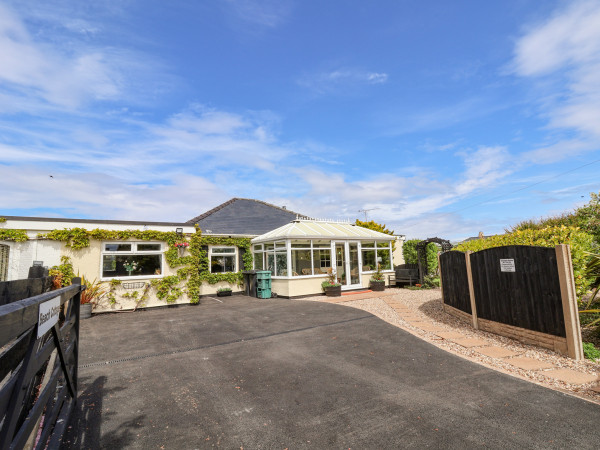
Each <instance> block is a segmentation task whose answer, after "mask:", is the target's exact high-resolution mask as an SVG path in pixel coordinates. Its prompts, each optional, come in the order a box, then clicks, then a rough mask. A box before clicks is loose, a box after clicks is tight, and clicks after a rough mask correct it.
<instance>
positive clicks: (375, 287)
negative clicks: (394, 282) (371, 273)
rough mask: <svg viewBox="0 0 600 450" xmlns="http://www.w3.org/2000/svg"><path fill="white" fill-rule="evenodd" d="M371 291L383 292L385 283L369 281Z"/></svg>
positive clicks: (382, 281)
mask: <svg viewBox="0 0 600 450" xmlns="http://www.w3.org/2000/svg"><path fill="white" fill-rule="evenodd" d="M370 287H371V290H372V291H377V292H379V291H383V290H385V281H384V280H381V281H373V280H371V286H370Z"/></svg>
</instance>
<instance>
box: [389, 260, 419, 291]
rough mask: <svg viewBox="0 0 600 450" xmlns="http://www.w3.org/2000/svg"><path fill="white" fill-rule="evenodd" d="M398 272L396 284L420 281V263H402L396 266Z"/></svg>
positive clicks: (411, 283)
mask: <svg viewBox="0 0 600 450" xmlns="http://www.w3.org/2000/svg"><path fill="white" fill-rule="evenodd" d="M394 270H395V272H396V284H398V283H410V285H411V286H412V285H413V283H417V282H418V281H419V265H418V264H400V265H398V266H396V267H395V268H394Z"/></svg>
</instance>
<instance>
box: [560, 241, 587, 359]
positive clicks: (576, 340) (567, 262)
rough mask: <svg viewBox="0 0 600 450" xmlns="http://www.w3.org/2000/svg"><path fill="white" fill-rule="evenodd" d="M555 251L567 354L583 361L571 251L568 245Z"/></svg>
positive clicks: (561, 245)
mask: <svg viewBox="0 0 600 450" xmlns="http://www.w3.org/2000/svg"><path fill="white" fill-rule="evenodd" d="M555 250H556V264H557V266H558V281H559V282H560V296H561V298H562V307H563V314H564V317H565V331H566V333H567V353H568V354H569V356H570V357H571V358H573V359H583V358H584V356H583V346H582V344H581V326H580V324H579V310H578V308H577V294H576V293H575V280H574V279H573V263H572V262H571V249H570V247H569V246H568V245H565V244H560V245H557V246H556V247H555Z"/></svg>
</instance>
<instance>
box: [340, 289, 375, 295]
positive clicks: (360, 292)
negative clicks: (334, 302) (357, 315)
mask: <svg viewBox="0 0 600 450" xmlns="http://www.w3.org/2000/svg"><path fill="white" fill-rule="evenodd" d="M369 292H373V291H372V290H371V289H367V290H366V291H352V292H342V295H356V294H368V293H369Z"/></svg>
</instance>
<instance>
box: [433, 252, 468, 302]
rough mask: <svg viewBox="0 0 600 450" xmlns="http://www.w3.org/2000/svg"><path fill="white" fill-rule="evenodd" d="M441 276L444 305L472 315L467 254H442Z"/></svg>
mask: <svg viewBox="0 0 600 450" xmlns="http://www.w3.org/2000/svg"><path fill="white" fill-rule="evenodd" d="M440 275H441V277H442V293H443V297H444V298H443V300H444V303H445V304H446V305H448V306H452V307H453V308H456V309H459V310H461V311H463V312H466V313H467V314H471V313H472V311H471V297H470V295H469V281H468V279H467V264H466V262H465V254H464V253H463V252H457V251H449V252H444V253H442V254H441V255H440Z"/></svg>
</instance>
